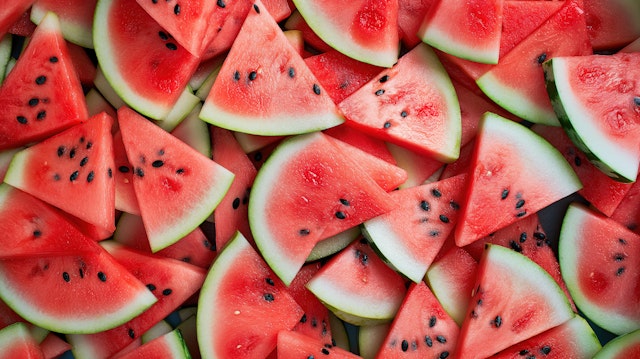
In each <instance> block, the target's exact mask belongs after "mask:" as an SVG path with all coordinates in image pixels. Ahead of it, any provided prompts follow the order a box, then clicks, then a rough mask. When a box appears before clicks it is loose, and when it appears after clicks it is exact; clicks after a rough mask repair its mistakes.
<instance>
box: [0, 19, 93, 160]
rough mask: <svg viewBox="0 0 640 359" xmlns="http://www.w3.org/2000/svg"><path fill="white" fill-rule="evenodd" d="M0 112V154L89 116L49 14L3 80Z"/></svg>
mask: <svg viewBox="0 0 640 359" xmlns="http://www.w3.org/2000/svg"><path fill="white" fill-rule="evenodd" d="M43 49H46V51H45V50H43ZM16 89H20V91H16ZM0 108H2V109H3V110H2V112H1V114H0V149H7V148H15V147H19V146H22V145H26V144H29V143H32V142H34V141H40V140H42V139H44V138H47V137H49V136H51V135H53V134H55V133H57V132H60V131H62V130H64V129H66V128H69V127H71V126H73V125H75V124H78V123H80V122H82V121H86V119H87V118H88V117H89V115H88V113H87V105H86V103H85V102H84V95H83V93H82V86H81V85H80V81H79V80H78V77H77V75H76V73H75V70H74V68H73V64H72V62H71V59H70V56H69V51H68V49H67V46H66V44H65V40H64V39H63V38H62V35H61V33H60V23H59V21H58V17H57V16H56V15H55V14H53V13H50V14H49V15H48V16H46V17H45V18H44V19H43V20H42V22H41V23H40V25H39V26H38V29H36V31H35V32H34V34H33V36H32V38H31V40H30V41H29V44H28V45H27V47H26V48H25V49H24V51H23V52H22V55H20V60H18V61H17V62H16V65H15V67H14V68H13V69H12V70H11V72H10V73H9V75H8V76H7V77H6V78H5V81H4V82H3V84H2V87H0Z"/></svg>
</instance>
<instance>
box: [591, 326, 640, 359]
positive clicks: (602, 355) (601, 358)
mask: <svg viewBox="0 0 640 359" xmlns="http://www.w3.org/2000/svg"><path fill="white" fill-rule="evenodd" d="M632 345H635V346H640V329H636V330H634V331H632V332H629V333H626V334H623V335H620V336H618V337H617V338H614V339H612V340H611V341H609V342H608V343H607V344H605V345H604V346H603V347H602V349H600V351H598V352H597V353H596V355H594V356H593V359H609V358H630V357H629V356H626V355H624V352H625V350H626V349H628V348H629V347H630V346H632Z"/></svg>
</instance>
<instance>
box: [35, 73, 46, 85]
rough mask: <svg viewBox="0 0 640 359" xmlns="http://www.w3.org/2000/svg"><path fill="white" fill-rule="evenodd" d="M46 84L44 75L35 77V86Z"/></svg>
mask: <svg viewBox="0 0 640 359" xmlns="http://www.w3.org/2000/svg"><path fill="white" fill-rule="evenodd" d="M45 82H47V77H46V76H44V75H40V76H38V77H36V85H44V83H45Z"/></svg>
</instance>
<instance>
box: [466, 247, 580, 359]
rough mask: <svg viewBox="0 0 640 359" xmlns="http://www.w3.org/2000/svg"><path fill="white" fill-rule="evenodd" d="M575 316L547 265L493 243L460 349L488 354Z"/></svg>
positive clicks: (485, 257) (469, 353)
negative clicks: (546, 267)
mask: <svg viewBox="0 0 640 359" xmlns="http://www.w3.org/2000/svg"><path fill="white" fill-rule="evenodd" d="M573 317H574V313H573V311H572V310H571V306H570V305H569V301H568V300H567V297H565V295H564V293H563V292H562V289H560V287H559V286H558V284H557V283H556V282H555V281H554V280H553V278H551V276H550V275H549V274H548V273H547V272H546V271H545V270H544V269H542V268H541V267H540V266H538V265H537V264H535V263H534V262H533V261H531V260H530V259H528V258H527V257H525V256H523V255H522V254H519V253H517V252H515V251H512V250H511V249H508V248H505V247H502V246H498V245H492V244H487V245H486V247H485V251H484V254H483V256H482V258H481V260H480V262H479V264H478V270H477V277H476V282H475V285H474V290H473V294H472V298H471V301H470V304H469V307H468V308H467V314H466V317H465V319H464V322H463V323H462V326H461V328H460V336H459V337H458V345H457V348H456V352H457V353H465V354H464V357H465V358H469V359H476V358H478V359H479V358H486V357H488V356H490V355H492V354H494V353H497V352H499V351H501V350H503V349H505V348H508V347H509V346H511V345H513V344H515V343H518V342H520V341H523V340H525V339H528V338H531V337H532V336H534V335H537V334H540V333H542V332H544V331H545V330H548V329H551V328H553V327H555V326H557V325H560V324H562V323H564V322H566V321H568V320H569V319H571V318H573Z"/></svg>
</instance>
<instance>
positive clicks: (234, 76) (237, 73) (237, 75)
mask: <svg viewBox="0 0 640 359" xmlns="http://www.w3.org/2000/svg"><path fill="white" fill-rule="evenodd" d="M233 79H234V80H235V81H239V80H240V72H239V71H236V72H234V73H233Z"/></svg>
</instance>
